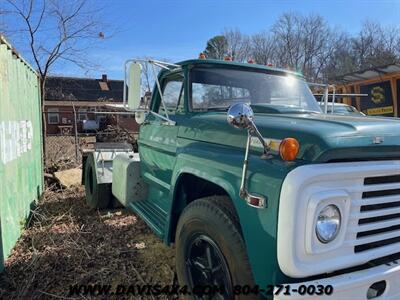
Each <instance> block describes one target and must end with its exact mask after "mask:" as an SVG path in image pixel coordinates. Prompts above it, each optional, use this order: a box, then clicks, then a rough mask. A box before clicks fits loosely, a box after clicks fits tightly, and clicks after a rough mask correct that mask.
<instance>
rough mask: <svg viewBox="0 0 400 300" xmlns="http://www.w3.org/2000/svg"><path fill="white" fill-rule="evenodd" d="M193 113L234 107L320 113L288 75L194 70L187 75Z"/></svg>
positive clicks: (302, 84) (305, 88)
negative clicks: (189, 82) (241, 105)
mask: <svg viewBox="0 0 400 300" xmlns="http://www.w3.org/2000/svg"><path fill="white" fill-rule="evenodd" d="M190 79H191V88H192V108H193V110H212V109H227V108H229V106H231V105H232V104H235V103H239V102H242V103H248V104H253V105H254V104H257V105H260V104H261V105H266V106H274V107H278V106H281V107H289V108H294V109H300V110H306V111H315V112H321V109H320V107H319V105H318V104H317V102H316V100H315V98H314V96H313V95H312V93H311V91H310V89H309V87H308V85H307V84H306V82H305V81H303V80H300V79H298V78H296V77H294V76H292V75H274V74H269V73H265V72H261V71H243V70H237V69H228V68H216V67H215V66H213V67H212V68H210V67H209V68H207V67H198V68H194V69H193V70H192V71H191V76H190Z"/></svg>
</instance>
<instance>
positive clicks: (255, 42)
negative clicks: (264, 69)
mask: <svg viewBox="0 0 400 300" xmlns="http://www.w3.org/2000/svg"><path fill="white" fill-rule="evenodd" d="M251 56H252V58H253V59H254V60H255V61H256V63H258V64H262V65H267V64H270V63H271V64H273V63H275V61H276V40H275V37H274V36H272V35H271V34H270V33H269V32H267V31H263V32H261V33H258V34H255V35H253V36H252V37H251Z"/></svg>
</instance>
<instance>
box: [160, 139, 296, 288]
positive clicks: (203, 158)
mask: <svg viewBox="0 0 400 300" xmlns="http://www.w3.org/2000/svg"><path fill="white" fill-rule="evenodd" d="M180 143H183V145H182V147H180V148H179V149H180V150H179V152H178V154H177V160H176V164H175V168H174V171H173V174H172V180H171V190H170V199H172V202H174V201H175V199H179V197H176V193H177V192H178V191H177V183H178V182H179V177H180V176H181V175H182V174H185V173H186V174H191V175H194V176H197V177H199V178H202V179H204V180H207V181H210V182H212V183H214V184H216V185H218V186H220V187H221V188H223V189H224V190H225V191H226V193H227V194H228V195H229V197H230V198H231V200H232V202H233V205H234V207H235V209H236V212H237V214H238V217H239V220H240V224H241V229H242V232H243V237H244V241H245V244H246V249H247V254H248V257H249V261H250V265H251V267H252V271H253V275H254V279H255V282H256V284H259V285H260V286H266V285H268V284H278V283H281V282H287V277H286V276H284V274H283V273H282V272H281V271H280V269H279V265H278V261H277V252H276V251H277V250H276V249H277V221H278V207H279V194H280V189H281V185H282V182H283V179H284V177H285V176H286V174H287V173H288V172H289V170H290V169H292V167H293V166H290V165H288V164H287V163H285V162H283V161H282V160H280V159H277V158H276V159H275V158H273V159H270V160H262V159H261V158H260V155H259V154H258V153H251V157H250V160H249V173H248V189H249V191H250V192H254V193H258V194H261V195H264V196H265V197H266V198H267V202H268V207H267V208H264V209H259V208H254V207H251V206H249V205H247V204H246V202H245V201H243V200H242V199H241V198H240V197H239V187H240V179H241V172H242V165H243V158H244V149H243V148H239V147H238V148H233V147H227V146H224V145H216V144H211V143H204V142H197V141H188V140H184V141H182V140H181V141H180ZM178 201H179V200H178ZM173 207H175V203H172V205H171V210H172V209H173ZM171 213H172V211H170V214H169V215H170V216H171V215H172V214H171ZM170 225H171V220H169V224H168V228H169V229H168V232H167V234H166V235H165V236H167V237H168V236H171V232H170V230H171V226H170Z"/></svg>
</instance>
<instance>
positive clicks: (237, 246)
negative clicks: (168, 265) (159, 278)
mask: <svg viewBox="0 0 400 300" xmlns="http://www.w3.org/2000/svg"><path fill="white" fill-rule="evenodd" d="M176 271H177V275H178V281H179V284H180V285H182V286H184V285H187V286H189V288H190V290H192V291H193V290H194V289H193V288H194V287H196V286H212V287H214V286H217V287H224V289H223V291H219V293H216V294H214V295H213V297H212V298H211V299H244V298H245V299H254V298H257V297H256V296H254V297H252V296H249V295H247V296H242V295H234V292H233V288H234V286H235V285H239V286H244V285H249V286H250V287H253V286H254V280H253V276H252V272H251V269H250V264H249V261H248V258H247V253H246V249H245V245H244V241H243V237H242V235H241V231H240V226H239V221H238V218H237V215H236V212H235V210H234V208H233V207H232V204H231V202H230V199H229V198H228V197H226V196H212V197H207V198H202V199H199V200H196V201H194V202H192V203H190V204H189V205H188V206H187V207H186V208H185V210H184V211H183V213H182V215H181V217H180V219H179V222H178V227H177V233H176ZM198 291H200V290H197V289H196V292H198ZM203 296H205V298H207V299H209V298H208V297H207V295H203ZM197 298H200V299H201V295H199V296H198V297H197Z"/></svg>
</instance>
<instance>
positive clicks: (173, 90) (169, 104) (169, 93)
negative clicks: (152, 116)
mask: <svg viewBox="0 0 400 300" xmlns="http://www.w3.org/2000/svg"><path fill="white" fill-rule="evenodd" d="M163 97H164V103H165V106H166V108H167V112H168V114H174V113H175V112H177V111H181V110H182V109H183V99H184V98H183V81H182V79H181V80H170V81H168V82H167V83H166V85H165V86H164V91H163ZM158 113H159V114H163V113H164V107H163V105H162V104H161V103H160V107H159V109H158Z"/></svg>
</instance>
